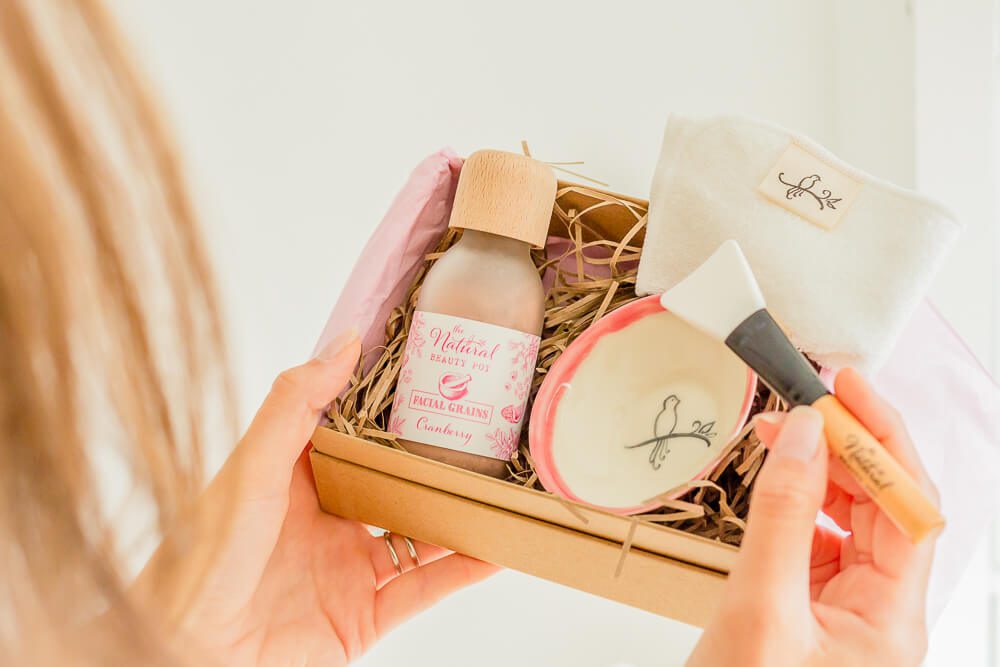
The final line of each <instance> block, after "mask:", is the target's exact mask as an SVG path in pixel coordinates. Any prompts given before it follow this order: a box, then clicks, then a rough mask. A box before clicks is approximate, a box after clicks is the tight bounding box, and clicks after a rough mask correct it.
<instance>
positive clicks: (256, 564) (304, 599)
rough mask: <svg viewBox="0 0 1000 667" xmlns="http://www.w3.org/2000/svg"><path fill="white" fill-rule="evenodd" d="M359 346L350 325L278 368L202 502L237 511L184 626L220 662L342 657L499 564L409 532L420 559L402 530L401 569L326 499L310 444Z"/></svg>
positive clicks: (316, 661) (308, 661)
mask: <svg viewBox="0 0 1000 667" xmlns="http://www.w3.org/2000/svg"><path fill="white" fill-rule="evenodd" d="M360 349H361V343H360V341H359V339H358V336H357V334H355V333H353V332H352V333H350V334H346V335H344V336H341V337H340V338H339V339H338V340H335V341H333V342H332V343H330V344H329V345H328V346H327V347H326V348H325V349H324V350H323V351H322V352H321V353H320V354H319V355H318V356H317V357H316V358H315V359H312V360H311V361H309V362H308V363H306V364H304V365H302V366H298V367H296V368H293V369H290V370H288V371H285V372H284V373H282V374H281V375H280V376H279V377H278V379H277V380H276V381H275V383H274V386H273V387H272V389H271V392H270V394H269V395H268V397H267V399H266V400H265V401H264V404H263V405H262V406H261V407H260V410H259V411H258V412H257V415H256V416H255V417H254V420H253V422H252V423H251V425H250V428H249V429H248V430H247V432H246V435H245V436H244V437H243V439H242V440H241V441H240V442H239V444H238V445H237V447H236V449H235V450H234V452H233V454H232V455H231V456H230V458H229V460H228V461H227V462H226V464H225V465H224V466H223V468H222V470H221V471H220V472H219V474H218V476H217V477H216V478H215V480H213V482H212V484H211V485H210V486H209V488H208V490H207V491H206V493H205V495H204V498H203V499H202V501H201V505H203V506H204V508H205V509H206V510H211V509H212V508H213V506H215V505H217V504H218V503H227V502H228V503H230V507H232V516H231V522H230V524H229V526H230V528H229V533H228V537H227V539H226V540H225V541H224V542H223V544H222V546H221V549H220V551H219V552H218V554H217V557H216V558H215V560H214V561H213V563H212V564H211V566H210V567H209V569H208V575H207V577H206V579H205V580H204V582H203V584H202V585H201V586H200V587H199V588H198V592H197V594H196V595H195V596H194V599H193V604H192V605H191V606H190V607H189V608H188V610H187V611H186V612H185V613H184V615H183V628H184V630H185V632H186V633H187V635H188V636H190V637H191V639H192V640H194V641H195V642H197V643H198V644H200V646H201V648H202V649H203V650H205V651H207V652H208V654H209V656H210V657H211V658H214V659H216V660H218V661H219V662H220V663H221V664H225V665H282V666H284V665H324V666H326V665H344V664H347V663H348V662H349V661H351V660H353V659H355V658H357V657H358V656H360V655H361V654H362V653H363V652H364V651H365V650H367V649H368V648H369V647H371V645H372V644H374V643H375V642H376V641H377V640H378V639H379V638H380V637H381V636H383V635H384V634H385V633H386V632H388V631H389V630H390V629H391V628H393V627H394V626H395V625H397V624H398V623H400V622H402V621H404V620H406V619H407V618H409V617H410V616H412V615H414V614H416V613H417V612H419V611H421V610H423V609H425V608H427V607H430V606H431V605H433V604H434V603H435V602H437V601H438V600H440V599H441V598H443V597H444V596H446V595H447V594H449V593H451V592H453V591H455V590H458V589H460V588H462V587H464V586H466V585H468V584H471V583H473V582H476V581H479V580H481V579H483V578H485V577H486V576H488V575H490V574H492V573H493V572H495V571H496V569H497V568H496V567H495V566H493V565H490V564H487V563H484V562H482V561H478V560H475V559H473V558H469V557H467V556H463V555H460V554H452V553H450V552H447V551H446V550H444V549H441V548H439V547H434V546H431V545H429V544H424V543H420V542H416V541H414V544H415V547H416V551H417V555H418V558H419V561H420V566H419V567H418V566H417V564H416V563H414V562H413V560H412V558H411V557H410V555H409V553H408V549H407V547H406V545H405V543H404V542H403V538H402V537H399V536H396V537H395V542H394V544H395V549H396V552H397V554H398V557H399V560H400V562H401V565H402V567H403V568H404V570H405V572H404V573H403V574H402V575H397V572H396V567H395V565H394V564H393V562H392V560H391V556H390V554H389V550H388V548H387V546H386V544H385V541H384V540H383V539H382V538H381V537H373V536H372V535H371V534H370V533H369V532H368V530H367V529H366V527H365V526H363V525H362V524H360V523H358V522H356V521H348V520H346V519H341V518H339V517H336V516H332V515H329V514H325V513H324V512H322V511H321V510H320V507H319V504H318V500H317V497H316V491H315V487H314V484H313V479H312V471H311V468H310V464H309V458H308V452H307V444H308V442H309V437H310V436H311V435H312V432H313V429H314V428H315V426H316V424H317V422H318V419H319V416H320V413H321V411H322V410H323V409H324V407H325V406H326V405H328V404H329V403H330V402H331V401H332V400H333V399H334V398H335V397H336V395H337V394H338V393H339V392H340V391H341V389H342V388H343V387H344V385H345V384H346V383H347V381H348V379H349V378H350V375H351V372H352V371H353V369H354V367H355V365H356V363H357V360H358V355H359V353H360ZM227 493H235V498H231V497H226V495H225V494H227ZM150 567H151V568H155V558H154V560H153V561H152V564H151V566H150Z"/></svg>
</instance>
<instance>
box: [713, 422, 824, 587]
mask: <svg viewBox="0 0 1000 667" xmlns="http://www.w3.org/2000/svg"><path fill="white" fill-rule="evenodd" d="M826 466H827V456H826V441H825V439H824V438H823V416H822V415H821V414H820V413H819V412H817V411H816V410H814V409H812V408H809V407H805V406H802V407H797V408H795V409H794V410H792V411H791V413H789V415H788V417H787V418H786V419H785V420H784V423H783V424H782V426H781V430H780V432H779V433H778V434H777V436H776V438H775V440H774V443H773V444H772V446H771V450H770V453H769V454H768V457H767V461H765V463H764V467H763V468H762V469H761V472H760V476H759V477H758V478H757V482H756V485H755V486H754V491H753V496H752V497H751V499H750V517H749V521H748V524H747V529H746V534H745V535H744V537H743V544H742V546H741V548H740V558H739V561H738V563H737V566H736V568H734V571H733V576H732V580H733V585H734V586H736V587H737V589H739V590H740V591H741V592H742V593H743V594H745V595H747V596H750V597H751V599H753V598H756V599H758V601H759V600H760V599H761V598H763V599H766V600H769V601H776V600H783V601H792V602H795V601H801V602H804V603H807V602H808V600H809V564H810V554H811V551H812V542H813V532H814V531H815V528H816V514H817V512H819V509H820V507H821V506H822V504H823V498H824V497H825V495H826V484H827V477H826Z"/></svg>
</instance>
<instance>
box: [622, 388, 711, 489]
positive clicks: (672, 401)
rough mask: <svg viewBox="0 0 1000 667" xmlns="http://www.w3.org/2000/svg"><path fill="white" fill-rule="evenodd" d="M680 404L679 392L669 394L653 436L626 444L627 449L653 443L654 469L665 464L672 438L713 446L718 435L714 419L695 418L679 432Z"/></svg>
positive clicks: (650, 457)
mask: <svg viewBox="0 0 1000 667" xmlns="http://www.w3.org/2000/svg"><path fill="white" fill-rule="evenodd" d="M680 404H681V399H680V397H679V396H677V394H670V395H669V396H667V397H666V398H665V399H663V406H662V408H661V409H660V411H659V413H657V415H656V419H655V420H654V421H653V437H652V438H649V439H647V440H643V441H642V442H637V443H636V444H634V445H625V449H640V448H642V447H647V446H649V445H652V446H653V448H652V449H651V450H650V452H649V465H650V466H652V468H653V470H659V469H660V466H661V465H663V461H664V460H666V458H667V454H669V453H670V443H671V441H672V440H694V441H697V442H702V443H704V444H705V446H706V447H711V446H712V440H713V438H715V436H716V435H718V434H717V433H715V421H714V420H712V421H709V422H702V421H701V420H699V419H695V420H693V421H692V422H691V428H690V429H689V430H687V431H680V432H679V431H678V430H677V424H678V422H679V418H678V415H677V412H678V408H679V407H680Z"/></svg>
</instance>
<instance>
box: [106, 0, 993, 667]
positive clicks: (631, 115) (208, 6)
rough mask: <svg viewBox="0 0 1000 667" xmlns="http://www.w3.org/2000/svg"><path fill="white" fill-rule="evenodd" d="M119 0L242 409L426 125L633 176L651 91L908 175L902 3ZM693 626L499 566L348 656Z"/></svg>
mask: <svg viewBox="0 0 1000 667" xmlns="http://www.w3.org/2000/svg"><path fill="white" fill-rule="evenodd" d="M117 4H118V6H119V9H120V11H121V13H122V15H123V17H124V18H125V19H126V22H127V25H128V26H129V27H130V28H131V30H132V31H133V32H134V34H135V35H136V37H137V41H138V46H139V48H140V50H141V52H142V55H143V57H144V59H145V60H146V62H147V65H148V67H149V69H150V70H151V72H152V74H153V75H154V79H155V81H156V82H157V84H158V85H159V86H160V88H161V90H162V92H163V96H164V99H165V103H166V105H167V106H168V108H169V110H170V112H171V113H172V115H173V117H174V119H175V121H176V125H177V126H178V129H179V132H180V135H181V139H182V143H183V147H184V149H185V151H186V153H187V155H188V158H189V163H190V166H191V171H192V174H193V175H194V177H195V179H196V185H197V186H198V191H199V193H200V195H201V197H200V199H201V201H202V202H203V204H204V206H203V209H204V212H205V219H206V222H207V225H208V233H209V234H210V237H211V240H212V245H213V249H214V253H215V256H216V260H217V264H218V269H219V273H220V276H221V278H222V282H223V287H224V291H225V297H226V303H227V308H228V313H227V315H228V323H229V329H230V332H231V334H232V340H233V345H234V348H235V349H234V356H235V359H236V361H237V363H238V368H237V372H238V375H239V378H240V380H241V382H240V388H241V393H240V399H241V404H242V406H243V408H244V414H245V415H247V416H249V414H250V412H251V411H252V409H253V408H254V406H255V405H256V404H257V403H258V402H259V401H260V399H261V398H262V397H263V395H264V394H265V392H266V390H267V388H268V386H269V385H270V382H271V379H272V378H273V376H274V375H275V374H276V373H277V372H278V371H280V370H281V369H282V368H284V367H286V366H289V365H291V364H294V363H297V362H298V361H300V360H302V359H303V357H304V356H305V355H306V354H308V352H309V350H310V349H311V347H312V344H313V342H314V340H315V338H316V336H317V335H318V333H319V331H320V329H321V327H322V325H323V323H324V321H325V318H326V315H327V312H328V309H329V307H330V306H331V305H332V302H333V300H334V298H335V296H336V294H337V293H338V291H339V289H340V286H341V285H342V283H343V281H344V279H345V277H346V276H347V273H348V271H349V270H350V268H351V265H352V263H353V259H354V257H355V256H356V254H357V252H358V250H359V249H360V248H361V246H362V244H363V243H364V241H365V239H366V237H367V235H368V233H369V231H370V230H371V229H372V227H373V226H374V225H375V224H376V223H377V221H378V220H379V218H380V216H381V214H382V212H383V211H384V209H385V207H386V205H387V203H388V201H389V199H390V198H391V197H392V195H393V193H394V191H395V190H396V188H397V187H398V186H399V185H400V183H401V182H402V181H403V179H404V178H405V176H406V174H407V172H408V170H409V169H410V168H411V167H412V166H413V165H414V164H416V163H417V162H418V161H419V160H420V159H421V157H422V156H423V155H425V154H426V153H428V152H430V151H433V150H434V149H436V148H438V147H440V146H442V145H446V144H450V145H452V146H453V147H455V148H456V149H457V150H459V151H460V152H463V153H464V152H469V151H471V150H474V149H476V148H479V147H485V146H491V147H497V148H505V149H511V150H517V148H518V142H519V141H520V140H521V139H522V138H523V139H528V140H529V141H530V143H531V146H532V149H533V152H534V153H535V155H536V156H537V157H540V158H542V159H549V160H570V159H582V160H585V161H586V162H587V164H586V165H585V166H584V167H582V168H581V169H582V171H584V172H585V173H587V174H590V175H592V176H594V177H596V178H599V179H601V180H604V181H607V182H609V183H610V184H611V186H612V187H613V188H614V189H617V190H620V191H622V192H627V193H633V194H637V195H645V194H646V193H647V192H648V182H649V178H650V175H651V173H652V169H653V166H654V164H655V160H656V157H657V152H658V147H659V140H660V134H661V132H662V128H663V124H664V122H665V120H666V116H667V114H668V112H669V111H670V110H672V109H678V110H685V111H695V112H702V111H705V112H712V111H720V112H731V113H741V114H750V115H755V116H760V117H763V118H767V119H770V120H772V121H775V122H778V123H782V124H785V125H787V126H790V127H792V128H795V129H798V130H800V131H803V132H805V133H807V134H809V135H811V136H813V137H814V138H816V139H817V140H819V141H820V142H822V143H825V144H827V145H828V146H829V147H830V148H832V149H833V150H834V151H835V152H840V153H841V154H842V155H843V156H844V157H845V158H847V159H848V160H851V161H853V162H855V163H857V164H858V165H859V166H861V167H863V168H866V169H868V170H870V171H872V172H873V173H876V174H879V175H882V176H885V177H887V178H890V179H893V180H896V181H897V182H900V183H902V184H904V185H912V184H913V182H914V180H915V178H916V174H917V170H916V166H915V162H914V155H915V146H916V142H915V135H916V115H915V108H916V107H915V97H916V95H917V92H919V91H916V89H915V83H914V81H915V73H914V71H915V70H914V55H913V54H914V43H915V41H914V35H915V32H914V28H913V18H912V11H911V8H910V7H909V6H908V4H907V3H906V2H904V1H903V0H891V1H890V0H886V1H883V2H879V3H865V2H862V0H851V1H850V2H838V3H828V2H822V1H821V0H809V1H802V0H786V1H779V0H768V1H757V2H754V3H726V4H724V5H720V4H719V3H694V2H653V1H651V2H619V3H608V2H602V1H596V2H582V1H579V0H577V1H575V2H569V1H563V2H541V1H540V0H531V1H528V0H509V1H507V2H503V3H489V4H485V3H476V2H469V1H468V0H465V1H460V0H455V1H448V0H424V1H421V2H403V1H397V2H394V3H388V2H351V3H347V2H323V1H320V0H294V1H293V0H285V1H284V2H265V1H251V0H213V1H211V2H206V1H205V0H172V2H169V3H168V2H162V1H160V0H118V3H117ZM915 91H916V92H915ZM977 257H978V256H977ZM970 270H971V269H970ZM949 271H950V273H948V276H949V277H948V279H947V281H946V282H945V283H943V284H942V285H939V286H938V287H937V288H936V292H935V294H936V296H937V297H938V300H939V302H941V303H942V305H944V306H945V307H946V308H947V309H950V311H951V312H955V313H959V318H960V320H961V321H960V323H959V324H960V326H961V327H962V329H963V332H964V333H966V334H967V336H969V337H970V338H972V339H974V340H975V341H977V344H979V343H981V347H982V348H983V349H985V347H987V346H988V341H989V337H988V336H989V334H988V332H987V333H984V332H983V330H982V326H983V323H982V321H981V320H978V319H976V318H975V317H971V316H970V317H966V316H965V314H963V313H965V309H966V306H965V305H964V304H965V301H964V300H965V299H967V297H968V293H967V288H968V285H967V284H966V282H967V281H971V280H974V279H975V278H974V277H972V276H971V275H970V274H969V272H968V271H969V270H967V269H965V268H962V267H958V268H957V269H956V268H955V266H954V265H952V266H951V267H950V268H949ZM696 638H697V632H696V631H695V630H694V629H692V628H689V627H686V626H683V625H680V624H678V623H674V622H671V621H667V620H663V619H660V618H656V617H653V616H651V615H648V614H644V613H641V612H638V611H635V610H632V609H629V608H626V607H622V606H619V605H616V604H613V603H610V602H607V601H604V600H600V599H597V598H594V597H591V596H587V595H584V594H581V593H577V592H575V591H571V590H569V589H564V588H561V587H558V586H555V585H552V584H548V583H545V582H542V581H539V580H534V579H531V578H528V577H525V576H522V575H519V574H516V573H503V574H501V575H499V576H498V577H496V578H495V579H493V580H492V581H490V582H488V583H486V584H484V585H482V586H480V587H478V588H476V589H473V590H470V591H465V592H463V593H461V594H460V595H458V596H456V597H454V598H452V599H451V600H449V601H447V602H445V603H444V604H442V605H440V606H439V607H438V608H436V609H434V610H433V611H431V612H429V613H427V614H425V615H424V616H423V617H421V618H420V619H418V620H417V621H415V622H414V623H412V624H409V625H407V626H405V627H404V628H402V629H400V630H399V631H397V632H396V633H395V634H394V635H393V636H392V638H391V639H389V640H388V641H386V642H385V643H384V644H383V645H381V646H380V647H379V648H378V649H376V651H375V652H374V653H372V654H371V656H369V657H368V658H366V659H365V660H364V661H363V664H365V665H368V666H369V667H374V666H376V665H397V664H414V665H419V664H431V663H432V662H433V664H444V665H452V664H455V665H457V664H463V665H464V664H478V665H507V664H511V663H513V662H515V661H516V662H517V663H518V664H521V665H524V666H525V667H529V666H534V665H570V664H572V665H581V666H586V665H602V666H603V665H607V666H610V665H614V664H635V665H653V664H680V663H681V662H682V661H683V659H684V657H685V655H686V653H687V651H688V650H689V649H690V647H691V646H692V644H693V642H694V641H695V640H696ZM471 656H475V658H474V659H473V658H471Z"/></svg>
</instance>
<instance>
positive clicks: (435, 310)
mask: <svg viewBox="0 0 1000 667" xmlns="http://www.w3.org/2000/svg"><path fill="white" fill-rule="evenodd" d="M555 191H556V180H555V176H554V175H553V173H552V170H551V168H549V167H548V165H545V164H543V163H541V162H537V161H535V160H532V159H530V158H527V157H523V156H520V155H516V154H513V153H504V152H501V151H478V152H476V153H473V154H472V155H471V156H469V158H468V160H466V162H465V165H464V166H463V168H462V173H461V175H460V177H459V183H458V189H457V191H456V194H455V204H454V207H453V209H452V215H451V219H450V221H449V226H450V227H454V228H460V229H463V230H464V231H463V233H462V237H461V238H460V239H459V241H458V242H457V243H455V245H453V246H452V247H451V248H450V249H449V250H448V251H447V252H446V253H445V254H444V255H443V256H442V257H441V258H440V259H438V261H437V262H435V264H434V266H433V267H432V268H431V270H430V271H429V272H428V273H427V276H426V277H425V278H424V282H423V285H422V286H421V288H420V293H419V296H418V298H417V305H416V312H415V314H414V319H413V322H412V323H411V327H410V333H409V338H408V340H407V346H406V350H405V352H404V357H403V365H402V367H401V369H400V375H399V380H398V384H397V387H396V398H395V401H394V403H393V409H392V414H391V416H390V420H389V422H390V423H389V428H390V430H392V431H394V432H395V433H396V434H397V435H398V436H399V438H400V443H401V444H402V445H403V447H404V448H405V449H406V450H407V451H410V452H412V453H414V454H419V455H421V456H425V457H428V458H432V459H435V460H438V461H442V462H444V463H448V464H451V465H455V466H459V467H462V468H466V469H468V470H473V471H475V472H479V473H482V474H486V475H490V476H493V477H505V476H506V474H507V462H508V461H509V460H510V457H511V455H512V454H513V452H514V451H516V449H517V442H518V439H519V435H520V431H521V425H522V423H523V421H524V417H525V403H526V401H527V398H528V391H529V389H530V386H531V379H532V377H533V375H534V369H535V362H536V358H537V355H538V342H539V335H540V334H541V331H542V321H543V315H544V297H545V295H544V290H543V288H542V283H541V279H540V277H539V274H538V270H537V268H536V267H535V265H534V263H533V262H532V260H531V256H530V251H531V247H532V246H542V245H544V242H545V237H546V235H547V232H548V226H549V219H550V217H551V215H552V205H553V202H554V200H555Z"/></svg>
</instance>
